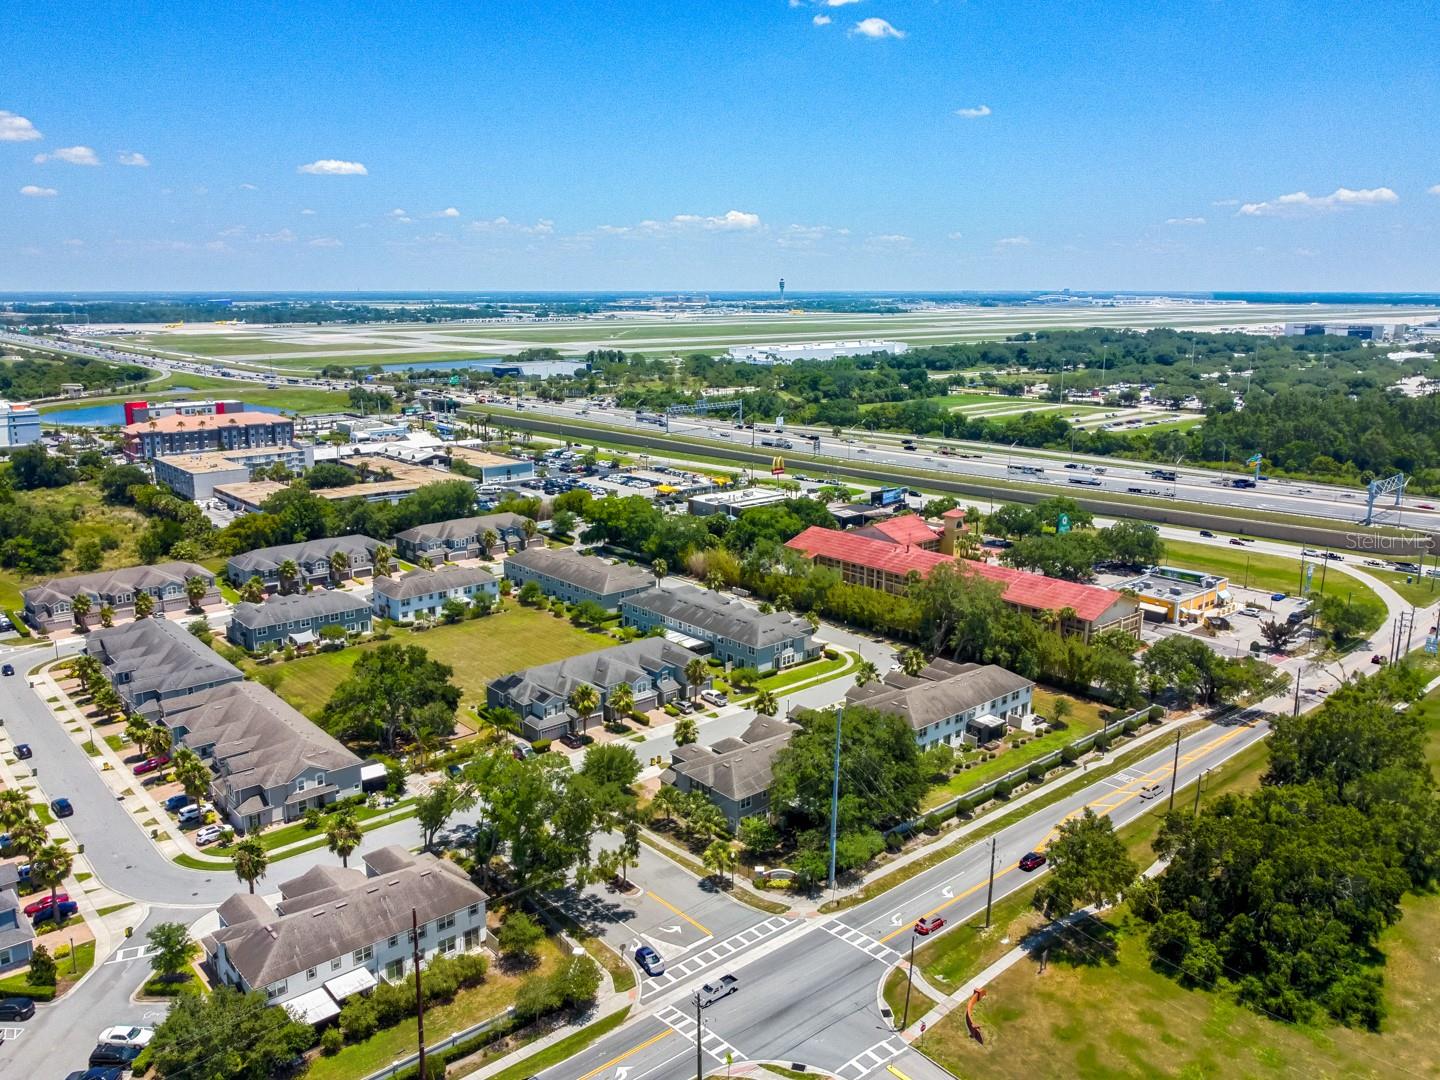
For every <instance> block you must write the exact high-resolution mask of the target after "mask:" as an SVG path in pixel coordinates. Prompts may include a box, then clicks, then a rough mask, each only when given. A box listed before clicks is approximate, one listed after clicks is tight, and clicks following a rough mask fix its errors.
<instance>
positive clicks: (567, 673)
mask: <svg viewBox="0 0 1440 1080" xmlns="http://www.w3.org/2000/svg"><path fill="white" fill-rule="evenodd" d="M695 658H696V654H695V653H693V652H691V651H690V650H689V649H687V648H684V647H683V646H680V645H676V644H675V643H674V642H672V641H667V640H665V639H664V638H658V637H655V638H642V639H641V640H639V641H632V642H630V643H628V644H626V645H616V646H615V647H614V648H611V649H601V650H600V651H599V652H592V653H585V654H583V655H581V656H572V657H569V658H567V659H565V660H556V661H554V662H552V663H549V664H540V665H538V666H536V667H532V668H526V669H525V670H524V671H517V672H514V673H512V674H510V675H503V676H501V677H500V678H498V679H496V680H495V681H494V682H492V683H491V684H490V685H491V686H492V687H495V688H496V689H498V690H500V691H502V692H503V693H505V694H506V695H507V696H508V697H509V698H510V699H511V700H512V701H515V702H516V703H518V704H522V705H523V704H527V703H530V702H547V701H555V700H559V701H567V700H568V699H569V697H570V691H571V690H573V689H574V688H575V687H577V686H580V685H581V684H585V685H588V686H594V687H598V688H600V689H601V690H608V689H610V688H611V687H613V686H619V685H620V684H621V683H622V682H623V683H633V682H634V681H635V680H636V679H638V678H640V677H642V676H649V675H653V674H654V673H655V672H656V671H659V670H660V669H661V668H663V667H675V668H679V669H681V670H684V668H685V665H686V664H688V663H689V662H690V661H691V660H694V659H695Z"/></svg>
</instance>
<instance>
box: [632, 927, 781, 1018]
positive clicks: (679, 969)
mask: <svg viewBox="0 0 1440 1080" xmlns="http://www.w3.org/2000/svg"><path fill="white" fill-rule="evenodd" d="M791 925H792V921H791V920H790V919H784V918H781V917H780V916H778V915H777V916H775V917H774V918H771V919H766V920H765V921H764V922H762V923H756V924H755V925H754V926H752V927H750V928H748V929H746V930H741V931H740V932H739V933H738V934H732V935H731V936H730V937H728V938H725V939H724V940H723V941H717V942H715V943H714V944H713V945H709V946H707V947H706V948H704V949H702V950H700V951H699V952H697V953H695V954H694V955H692V956H687V957H685V958H684V959H681V960H676V961H674V962H673V963H669V962H667V963H666V965H665V974H664V975H659V976H656V977H655V978H653V979H647V980H646V981H645V985H644V987H643V988H642V989H641V991H640V996H641V997H642V998H645V997H653V996H654V995H655V994H657V993H659V992H660V991H662V990H667V989H669V988H670V987H672V986H674V985H675V984H676V983H678V982H681V981H682V980H684V979H688V978H689V977H690V976H691V975H695V974H697V973H699V972H701V971H704V970H705V969H706V968H709V967H711V966H713V965H715V964H718V963H721V962H722V961H724V960H728V959H729V958H730V957H731V956H734V955H735V954H736V953H738V952H739V951H740V950H742V949H745V948H748V947H749V946H751V945H754V944H756V943H757V942H761V941H764V940H765V939H766V938H768V937H771V936H772V935H774V934H778V933H779V932H780V931H781V930H784V929H785V928H786V927H788V926H791Z"/></svg>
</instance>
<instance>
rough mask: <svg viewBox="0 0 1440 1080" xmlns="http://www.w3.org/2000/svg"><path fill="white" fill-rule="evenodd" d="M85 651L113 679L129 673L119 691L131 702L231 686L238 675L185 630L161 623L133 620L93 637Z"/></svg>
mask: <svg viewBox="0 0 1440 1080" xmlns="http://www.w3.org/2000/svg"><path fill="white" fill-rule="evenodd" d="M85 651H86V652H87V653H89V654H90V655H91V656H95V657H98V658H99V659H100V661H101V663H102V664H104V665H105V666H106V667H108V668H109V669H110V670H111V672H112V673H114V674H120V673H124V672H129V674H130V679H129V681H128V682H126V683H123V684H121V685H120V686H118V687H117V689H118V690H120V692H121V693H122V694H123V695H124V696H127V697H130V698H131V699H135V698H139V697H141V696H143V695H144V694H146V693H147V692H150V691H156V692H159V693H162V694H164V693H169V692H172V691H175V690H180V689H184V688H186V687H191V686H200V685H203V684H205V683H213V682H235V681H238V680H239V679H241V678H242V675H241V674H240V669H239V668H237V667H236V666H235V665H234V664H231V663H229V662H228V661H226V660H223V659H221V658H220V657H219V656H218V655H217V654H216V653H215V651H214V650H213V649H211V648H210V647H209V646H208V645H206V644H205V643H204V642H202V641H200V640H199V639H198V638H196V637H195V635H194V634H192V633H190V632H189V631H188V630H186V629H184V628H183V627H181V626H179V625H177V624H175V623H173V622H167V621H165V620H164V619H137V620H136V621H135V622H132V623H126V624H125V625H124V626H116V627H113V628H111V629H109V630H96V631H94V632H92V633H91V634H90V636H89V638H87V639H86V642H85Z"/></svg>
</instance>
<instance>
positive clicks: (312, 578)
mask: <svg viewBox="0 0 1440 1080" xmlns="http://www.w3.org/2000/svg"><path fill="white" fill-rule="evenodd" d="M379 546H380V541H378V540H372V539H370V537H368V536H360V535H359V534H353V535H350V536H331V537H327V538H325V539H323V540H308V541H306V542H304V543H300V544H279V545H276V546H275V547H268V548H258V549H256V550H255V551H247V552H244V553H243V554H240V555H232V556H231V557H230V560H229V561H228V562H227V563H226V564H225V576H226V577H228V578H229V579H230V581H231V583H232V584H234V585H235V587H236V588H239V587H240V586H242V585H244V584H245V583H246V582H247V581H249V580H250V579H251V578H252V577H258V578H259V579H260V580H261V581H262V582H264V583H265V588H266V590H267V591H274V590H277V589H279V588H281V586H282V585H283V586H285V587H287V588H295V587H297V586H303V585H307V584H312V583H317V582H320V583H323V582H326V581H332V580H334V579H335V577H336V576H337V575H336V574H335V571H334V563H333V559H334V556H335V555H336V554H341V555H344V557H345V560H346V568H345V571H344V576H345V577H362V576H365V575H368V574H369V573H370V572H371V570H372V569H373V568H374V565H375V549H376V548H377V547H379ZM287 562H293V563H294V564H295V567H296V577H295V580H294V581H288V582H287V581H282V580H281V574H280V568H281V567H282V566H284V565H285V564H286V563H287Z"/></svg>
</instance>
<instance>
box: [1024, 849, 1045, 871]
mask: <svg viewBox="0 0 1440 1080" xmlns="http://www.w3.org/2000/svg"><path fill="white" fill-rule="evenodd" d="M1044 865H1045V856H1044V855H1042V854H1040V852H1038V851H1027V852H1026V853H1025V854H1024V855H1021V856H1020V869H1021V870H1024V871H1025V872H1026V873H1027V874H1028V873H1029V872H1030V871H1031V870H1039V869H1040V867H1042V866H1044Z"/></svg>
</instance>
